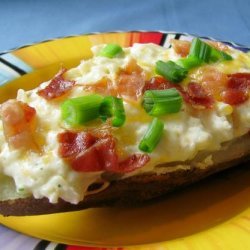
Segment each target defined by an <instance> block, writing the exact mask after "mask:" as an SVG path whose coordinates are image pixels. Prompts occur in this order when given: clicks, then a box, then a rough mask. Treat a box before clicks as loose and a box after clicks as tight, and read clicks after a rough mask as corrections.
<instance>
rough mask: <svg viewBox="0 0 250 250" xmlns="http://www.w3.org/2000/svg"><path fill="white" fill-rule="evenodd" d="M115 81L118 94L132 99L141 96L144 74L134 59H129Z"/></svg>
mask: <svg viewBox="0 0 250 250" xmlns="http://www.w3.org/2000/svg"><path fill="white" fill-rule="evenodd" d="M117 83H118V88H117V91H118V95H119V96H121V97H123V98H126V97H127V98H129V99H133V100H137V99H138V98H139V97H140V96H141V94H142V91H143V87H144V84H145V75H144V73H143V70H142V68H141V67H140V66H139V65H137V63H136V61H135V60H131V61H130V62H129V64H128V65H127V67H126V68H125V69H124V70H122V71H121V72H120V73H119V75H118V77H117Z"/></svg>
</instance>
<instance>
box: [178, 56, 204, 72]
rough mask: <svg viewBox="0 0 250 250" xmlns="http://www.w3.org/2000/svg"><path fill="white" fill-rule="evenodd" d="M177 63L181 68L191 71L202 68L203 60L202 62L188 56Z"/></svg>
mask: <svg viewBox="0 0 250 250" xmlns="http://www.w3.org/2000/svg"><path fill="white" fill-rule="evenodd" d="M176 63H177V64H178V65H179V66H181V67H183V68H185V69H187V70H189V69H192V68H195V67H197V66H200V65H201V64H202V63H203V62H202V60H200V59H199V58H197V57H194V56H188V57H186V58H181V59H179V60H177V61H176Z"/></svg>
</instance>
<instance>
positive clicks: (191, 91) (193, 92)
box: [183, 82, 214, 108]
mask: <svg viewBox="0 0 250 250" xmlns="http://www.w3.org/2000/svg"><path fill="white" fill-rule="evenodd" d="M183 98H184V100H185V101H186V102H188V103H190V104H192V106H194V107H196V106H199V107H200V106H201V107H204V108H212V107H213V104H214V98H213V97H212V96H211V95H210V94H209V93H208V92H207V91H206V90H205V89H204V88H203V87H202V86H201V85H200V84H197V83H193V82H191V83H189V84H188V86H187V90H186V94H185V95H184V96H183Z"/></svg>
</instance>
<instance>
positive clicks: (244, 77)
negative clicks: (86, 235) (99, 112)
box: [227, 73, 250, 91]
mask: <svg viewBox="0 0 250 250" xmlns="http://www.w3.org/2000/svg"><path fill="white" fill-rule="evenodd" d="M227 87H228V88H232V89H241V90H245V91H247V90H248V89H249V88H250V73H236V74H231V75H229V80H228V83H227Z"/></svg>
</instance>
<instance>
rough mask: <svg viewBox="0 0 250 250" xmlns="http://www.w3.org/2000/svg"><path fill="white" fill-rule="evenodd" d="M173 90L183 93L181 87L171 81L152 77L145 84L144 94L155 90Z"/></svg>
mask: <svg viewBox="0 0 250 250" xmlns="http://www.w3.org/2000/svg"><path fill="white" fill-rule="evenodd" d="M171 88H176V89H177V90H179V91H180V92H182V91H183V89H182V87H181V86H180V85H178V84H175V83H171V82H170V81H168V80H166V79H165V78H163V77H160V76H156V77H152V78H151V79H150V80H149V81H146V82H145V86H144V88H143V92H145V91H146V90H154V89H156V90H157V89H158V90H163V89H171Z"/></svg>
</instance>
